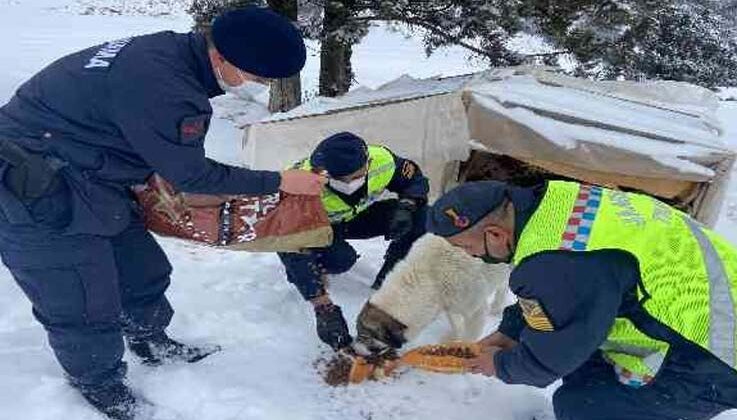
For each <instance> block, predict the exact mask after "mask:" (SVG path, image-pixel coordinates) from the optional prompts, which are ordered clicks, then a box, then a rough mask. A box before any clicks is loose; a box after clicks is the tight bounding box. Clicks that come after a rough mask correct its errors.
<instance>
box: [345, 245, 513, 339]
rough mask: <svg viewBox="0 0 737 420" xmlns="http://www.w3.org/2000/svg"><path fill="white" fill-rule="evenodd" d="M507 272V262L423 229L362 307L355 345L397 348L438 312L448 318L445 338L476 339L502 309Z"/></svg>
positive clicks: (506, 289) (420, 329) (508, 270)
mask: <svg viewBox="0 0 737 420" xmlns="http://www.w3.org/2000/svg"><path fill="white" fill-rule="evenodd" d="M509 273H510V268H509V266H508V265H506V264H486V263H484V262H483V261H481V260H480V259H478V258H474V257H472V256H470V255H468V254H467V253H466V252H464V251H463V250H462V249H460V248H456V247H453V246H452V245H450V244H449V243H448V242H447V241H446V240H445V239H443V238H441V237H438V236H435V235H430V234H427V235H425V236H423V237H421V238H420V239H418V240H417V242H415V244H414V245H413V246H412V249H411V250H410V252H409V254H407V256H406V257H405V259H404V260H402V261H401V262H399V263H398V264H397V265H396V266H395V267H394V269H393V270H392V271H391V272H390V273H389V274H388V276H387V278H386V280H385V281H384V284H383V285H382V287H381V288H380V289H379V290H378V291H377V292H376V293H374V294H373V295H372V296H371V297H370V298H369V300H368V301H367V302H366V304H365V305H364V307H363V308H362V310H361V312H360V313H359V315H358V319H357V321H356V324H357V325H356V327H357V331H358V340H357V345H359V346H365V348H366V349H367V351H368V352H373V353H376V352H382V351H384V350H386V349H388V348H394V349H398V348H400V347H401V346H402V345H403V344H404V343H405V342H407V341H411V340H412V339H414V338H415V337H416V336H417V335H418V334H419V333H420V332H421V331H422V330H423V329H424V328H425V327H427V326H428V325H429V324H430V323H431V322H432V321H434V320H435V319H437V318H438V317H439V316H442V315H445V316H446V317H447V318H448V321H449V323H450V331H448V333H447V334H446V335H445V337H444V338H443V341H449V340H463V341H475V340H476V339H478V338H479V336H480V335H481V334H482V333H483V329H484V326H485V324H486V321H487V320H488V319H489V317H490V316H498V315H500V314H501V313H502V311H503V310H504V307H505V303H506V299H507V295H508V291H509Z"/></svg>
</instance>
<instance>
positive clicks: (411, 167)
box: [402, 160, 417, 179]
mask: <svg viewBox="0 0 737 420" xmlns="http://www.w3.org/2000/svg"><path fill="white" fill-rule="evenodd" d="M415 171H417V168H416V167H415V164H414V163H412V162H410V161H408V160H405V161H404V164H403V165H402V176H403V177H404V178H405V179H412V177H413V176H415Z"/></svg>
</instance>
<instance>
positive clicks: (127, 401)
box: [79, 381, 149, 420]
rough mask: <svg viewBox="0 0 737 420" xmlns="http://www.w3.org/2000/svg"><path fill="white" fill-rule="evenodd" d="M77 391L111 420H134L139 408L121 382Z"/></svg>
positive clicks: (133, 397) (131, 394) (134, 398)
mask: <svg viewBox="0 0 737 420" xmlns="http://www.w3.org/2000/svg"><path fill="white" fill-rule="evenodd" d="M79 390H80V392H81V393H82V396H83V397H84V398H85V399H86V400H87V401H88V402H89V403H90V404H92V406H93V407H95V408H96V409H97V410H98V411H100V412H101V413H103V414H105V415H106V416H107V417H108V418H110V419H113V420H134V419H135V418H136V414H137V413H138V412H139V411H140V408H141V407H139V401H138V400H137V399H136V397H135V396H134V395H133V393H132V392H131V390H130V388H128V387H127V386H126V385H125V384H124V383H122V382H118V381H116V382H113V383H112V384H106V385H103V386H97V387H86V386H85V387H80V388H79ZM145 404H149V403H145Z"/></svg>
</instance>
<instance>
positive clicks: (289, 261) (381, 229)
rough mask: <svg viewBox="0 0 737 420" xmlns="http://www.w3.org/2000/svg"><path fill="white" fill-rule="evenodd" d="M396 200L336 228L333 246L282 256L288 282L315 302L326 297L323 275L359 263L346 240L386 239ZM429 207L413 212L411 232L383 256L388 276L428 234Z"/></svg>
mask: <svg viewBox="0 0 737 420" xmlns="http://www.w3.org/2000/svg"><path fill="white" fill-rule="evenodd" d="M397 203H398V201H397V200H384V201H378V202H376V203H374V204H372V205H371V206H370V207H369V208H368V209H366V210H365V211H364V212H362V213H360V214H359V215H358V216H356V217H355V218H354V219H352V220H350V221H348V222H345V223H338V224H335V225H333V233H334V239H333V243H332V245H330V246H329V247H325V248H315V249H312V250H310V252H307V253H280V254H279V257H280V258H281V260H282V262H283V263H284V266H285V268H286V272H287V280H288V281H289V282H290V283H292V284H294V285H295V286H296V287H297V289H298V290H299V292H300V293H301V294H302V296H303V297H304V298H305V299H306V300H309V299H312V298H315V297H317V296H320V295H321V294H322V293H323V284H322V279H321V276H322V274H340V273H344V272H346V271H348V270H350V268H351V267H353V264H355V262H356V260H358V257H359V255H358V253H357V252H356V250H355V249H353V247H352V246H351V245H350V244H349V243H348V242H347V241H346V240H347V239H370V238H375V237H377V236H384V235H386V234H387V231H388V229H389V222H390V220H392V217H393V216H394V212H395V210H396V208H397ZM426 217H427V206H423V207H420V208H418V209H417V211H415V212H414V218H413V221H412V230H411V231H410V232H409V233H408V234H406V235H404V236H402V237H401V238H397V239H394V240H392V241H391V243H389V246H388V247H387V250H386V254H385V255H384V266H383V267H382V269H383V270H384V271H385V272H386V271H388V270H390V269H391V268H392V267H394V265H396V263H397V262H399V261H400V260H401V259H403V258H404V257H405V256H406V255H407V253H408V252H409V250H410V248H411V247H412V244H413V243H414V242H415V241H416V240H417V239H418V238H419V237H420V236H422V235H424V234H425V219H426Z"/></svg>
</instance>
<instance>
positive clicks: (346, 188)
mask: <svg viewBox="0 0 737 420" xmlns="http://www.w3.org/2000/svg"><path fill="white" fill-rule="evenodd" d="M365 183H366V177H361V178H358V179H354V180H353V181H351V182H345V181H341V180H338V179H332V178H331V179H329V180H328V184H329V185H330V188H332V189H334V190H335V191H338V192H339V193H343V194H345V195H351V194H353V193H354V192H356V191H358V190H359V189H361V187H363V184H365Z"/></svg>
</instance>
